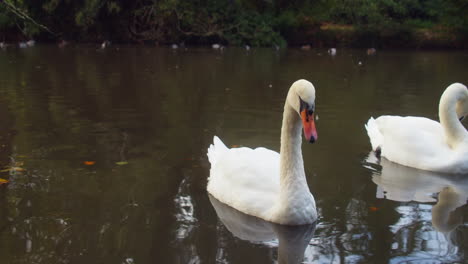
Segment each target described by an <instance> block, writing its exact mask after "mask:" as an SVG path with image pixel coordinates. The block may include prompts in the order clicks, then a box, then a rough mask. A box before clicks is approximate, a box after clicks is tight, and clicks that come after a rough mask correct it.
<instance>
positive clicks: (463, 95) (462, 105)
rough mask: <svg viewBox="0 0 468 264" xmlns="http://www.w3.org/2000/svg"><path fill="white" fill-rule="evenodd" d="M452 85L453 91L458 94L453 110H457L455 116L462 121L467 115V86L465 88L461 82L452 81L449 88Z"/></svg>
mask: <svg viewBox="0 0 468 264" xmlns="http://www.w3.org/2000/svg"><path fill="white" fill-rule="evenodd" d="M452 86H453V92H454V93H456V94H457V95H458V96H457V98H458V100H457V104H456V105H455V111H456V112H457V116H458V118H459V119H460V121H462V120H463V119H464V118H466V117H467V116H468V88H466V86H465V85H463V84H461V83H454V84H452V85H450V86H449V88H450V87H452ZM447 90H448V88H447Z"/></svg>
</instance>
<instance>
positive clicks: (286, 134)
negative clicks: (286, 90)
mask: <svg viewBox="0 0 468 264" xmlns="http://www.w3.org/2000/svg"><path fill="white" fill-rule="evenodd" d="M301 129H302V124H301V119H300V118H299V115H298V114H297V113H296V111H295V110H294V109H293V108H292V107H291V106H290V105H289V104H287V103H286V104H285V106H284V112H283V125H282V127H281V149H280V186H281V187H280V199H282V200H288V199H289V198H291V197H294V195H293V194H295V193H298V192H303V191H307V192H309V188H308V186H307V181H306V177H305V172H304V162H303V159H302V150H301V144H302V137H301V133H302V131H301Z"/></svg>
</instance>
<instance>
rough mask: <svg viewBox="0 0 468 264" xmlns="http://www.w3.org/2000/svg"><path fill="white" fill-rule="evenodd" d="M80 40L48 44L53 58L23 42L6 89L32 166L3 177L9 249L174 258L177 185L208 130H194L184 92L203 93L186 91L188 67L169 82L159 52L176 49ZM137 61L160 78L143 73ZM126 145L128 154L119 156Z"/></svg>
mask: <svg viewBox="0 0 468 264" xmlns="http://www.w3.org/2000/svg"><path fill="white" fill-rule="evenodd" d="M134 51H135V50H134ZM42 52H47V48H45V49H43V50H42ZM49 52H52V53H53V52H55V51H53V50H50V51H49ZM80 52H83V50H80ZM80 52H76V53H74V52H70V53H67V54H64V56H60V57H54V56H51V57H50V66H48V65H49V64H48V65H45V64H43V63H42V62H41V57H40V56H37V57H35V55H37V54H27V55H25V56H28V57H27V58H26V59H25V60H22V61H21V65H19V66H18V68H16V69H15V71H11V70H10V71H11V72H10V73H11V74H9V75H8V76H7V78H10V79H8V80H7V81H6V83H7V84H8V85H7V87H6V88H5V89H4V90H2V91H1V93H2V96H4V97H5V98H7V101H8V103H9V107H10V109H12V112H13V115H14V116H15V121H16V123H15V129H16V130H17V135H16V137H15V138H13V139H12V141H11V145H13V146H15V149H16V151H17V154H18V156H22V158H21V159H22V160H23V162H24V168H25V169H26V171H25V172H24V173H23V174H22V175H21V176H18V177H16V178H14V179H12V183H11V184H9V185H8V186H7V187H3V186H1V187H0V188H3V190H0V193H1V194H2V196H3V197H4V198H3V200H2V205H0V208H1V209H0V212H5V213H2V214H1V215H0V219H6V222H8V223H9V224H8V226H7V227H6V228H4V229H2V230H0V232H1V233H0V245H5V246H2V247H1V249H0V252H2V254H1V255H2V259H4V260H7V262H8V261H13V260H14V261H17V262H24V263H56V262H57V263H58V262H65V263H70V262H90V263H94V262H96V261H101V262H115V263H121V262H123V261H126V262H128V261H130V262H131V261H132V260H134V259H140V260H141V259H146V260H148V259H151V258H154V259H162V262H172V261H169V260H167V258H172V257H174V256H176V255H177V254H176V253H173V254H167V253H168V252H171V251H172V250H173V249H172V247H173V246H172V245H171V244H170V243H168V241H170V240H171V237H172V235H173V233H172V232H173V230H174V226H173V225H174V224H173V223H174V215H175V211H174V207H173V197H174V196H175V195H176V193H177V184H178V182H179V181H180V180H181V179H182V178H183V173H186V171H185V169H186V168H187V167H189V168H190V169H192V168H191V166H192V165H193V164H194V163H195V162H198V160H197V159H195V160H193V161H189V158H190V157H192V154H191V153H192V152H193V149H194V146H197V144H199V140H200V139H198V137H190V136H193V133H191V134H187V132H188V130H189V129H190V128H191V127H192V126H193V125H194V122H192V123H191V122H188V121H190V119H191V118H196V114H197V111H196V110H197V109H193V105H191V104H187V103H184V102H183V101H184V100H195V98H194V97H190V95H185V94H184V92H183V91H181V89H185V88H186V87H189V84H188V83H186V84H184V83H183V82H190V79H188V80H184V79H183V78H179V80H181V81H180V82H182V83H177V84H173V83H172V82H173V80H174V79H175V78H174V77H173V72H172V73H171V71H173V69H169V70H168V69H167V68H166V66H167V65H168V64H170V63H168V62H161V60H173V58H167V56H169V57H170V56H171V55H165V56H166V57H160V58H158V59H157V60H154V57H151V56H128V57H126V59H134V61H129V62H128V63H120V61H119V63H116V61H115V60H114V59H116V60H119V59H120V58H118V55H117V58H115V56H116V54H115V53H114V54H113V55H109V54H101V53H98V52H95V51H94V50H89V51H87V52H89V53H93V55H92V56H82V54H81V53H80ZM85 52H86V51H85ZM88 55H89V54H88ZM127 55H128V54H127ZM137 55H138V54H137ZM41 56H44V54H42V55H41ZM135 57H140V59H138V60H137V59H135ZM36 65H40V66H41V67H46V66H47V70H44V71H41V68H37V67H36ZM57 65H61V66H63V68H62V67H60V66H57ZM111 65H112V67H110V66H111ZM108 66H109V67H108ZM114 66H115V67H114ZM54 67H57V68H54ZM42 69H44V68H42ZM140 69H143V70H147V71H154V72H155V74H154V78H155V79H153V80H141V79H140V78H138V76H139V74H140V73H139V72H138V70H140ZM166 75H167V76H166ZM96 76H99V77H96ZM102 76H108V77H104V78H103V77H102ZM132 76H136V77H132ZM144 76H145V77H146V78H147V77H148V76H151V75H148V74H146V75H144ZM157 78H161V80H157ZM193 78H195V76H192V79H193ZM153 85H154V86H153ZM149 86H153V87H149ZM167 86H171V88H170V89H169V88H168V87H167ZM129 97H130V98H129ZM181 105H183V106H184V105H185V106H187V108H186V109H180V106H181ZM195 106H196V105H195ZM181 110H184V111H181ZM195 121H196V120H195ZM180 124H187V127H183V128H181V126H180ZM197 152H198V150H197ZM122 157H124V158H125V159H126V160H127V161H128V162H129V163H128V164H127V165H125V166H119V165H117V164H116V162H118V161H122ZM87 160H91V161H95V162H96V163H95V165H92V166H85V165H83V162H84V161H87ZM164 259H166V260H167V261H165V260H164Z"/></svg>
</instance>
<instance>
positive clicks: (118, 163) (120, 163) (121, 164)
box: [115, 161, 128, 166]
mask: <svg viewBox="0 0 468 264" xmlns="http://www.w3.org/2000/svg"><path fill="white" fill-rule="evenodd" d="M115 164H117V165H119V166H123V165H127V164H128V161H117V162H116V163H115Z"/></svg>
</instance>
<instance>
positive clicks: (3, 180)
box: [0, 178, 8, 184]
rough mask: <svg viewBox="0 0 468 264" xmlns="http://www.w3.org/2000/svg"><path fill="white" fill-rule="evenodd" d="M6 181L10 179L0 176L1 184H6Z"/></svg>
mask: <svg viewBox="0 0 468 264" xmlns="http://www.w3.org/2000/svg"><path fill="white" fill-rule="evenodd" d="M5 183H8V180H5V179H2V178H0V184H5Z"/></svg>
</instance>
